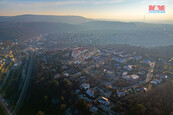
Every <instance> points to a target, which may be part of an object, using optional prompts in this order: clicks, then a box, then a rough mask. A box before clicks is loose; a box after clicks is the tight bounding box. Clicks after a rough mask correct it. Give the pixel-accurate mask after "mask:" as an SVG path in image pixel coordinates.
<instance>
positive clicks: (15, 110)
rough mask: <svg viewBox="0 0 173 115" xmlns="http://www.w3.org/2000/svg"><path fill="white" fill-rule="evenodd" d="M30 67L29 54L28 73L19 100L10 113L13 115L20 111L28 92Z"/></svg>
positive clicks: (31, 60)
mask: <svg viewBox="0 0 173 115" xmlns="http://www.w3.org/2000/svg"><path fill="white" fill-rule="evenodd" d="M32 65H33V53H31V58H30V62H29V66H28V72H27V75H26V77H25V81H24V85H23V89H22V91H21V94H20V96H19V99H18V101H17V103H16V105H15V108H14V109H13V111H12V114H13V115H15V114H16V112H17V111H18V110H19V109H20V107H21V105H22V103H23V101H24V99H25V96H26V94H27V90H28V87H29V84H30V79H31V73H32Z"/></svg>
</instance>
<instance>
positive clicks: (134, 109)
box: [130, 104, 146, 115]
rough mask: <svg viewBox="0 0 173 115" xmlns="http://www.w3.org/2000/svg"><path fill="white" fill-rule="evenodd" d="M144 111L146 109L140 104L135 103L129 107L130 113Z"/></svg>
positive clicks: (138, 113) (136, 113) (140, 113)
mask: <svg viewBox="0 0 173 115" xmlns="http://www.w3.org/2000/svg"><path fill="white" fill-rule="evenodd" d="M145 111H146V108H145V107H144V105H142V104H135V105H134V106H132V108H131V109H130V113H131V114H132V115H144V114H145Z"/></svg>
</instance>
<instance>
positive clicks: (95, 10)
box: [0, 0, 173, 21]
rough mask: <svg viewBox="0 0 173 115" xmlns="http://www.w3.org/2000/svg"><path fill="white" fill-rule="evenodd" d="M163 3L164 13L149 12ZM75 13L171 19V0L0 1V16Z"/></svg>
mask: <svg viewBox="0 0 173 115" xmlns="http://www.w3.org/2000/svg"><path fill="white" fill-rule="evenodd" d="M149 5H165V8H166V12H165V13H149V12H148V7H149ZM22 14H36V15H77V16H83V17H87V18H94V19H105V20H106V19H111V20H119V21H143V20H144V16H145V20H146V21H165V20H169V21H173V0H0V16H15V15H22Z"/></svg>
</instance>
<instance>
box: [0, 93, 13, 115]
mask: <svg viewBox="0 0 173 115" xmlns="http://www.w3.org/2000/svg"><path fill="white" fill-rule="evenodd" d="M0 102H1V103H2V105H3V106H4V108H5V110H6V111H7V113H8V115H12V114H11V112H10V110H9V109H8V107H7V105H6V104H5V102H4V99H3V98H2V96H1V95H0Z"/></svg>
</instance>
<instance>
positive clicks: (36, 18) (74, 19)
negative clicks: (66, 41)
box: [0, 15, 94, 24]
mask: <svg viewBox="0 0 173 115" xmlns="http://www.w3.org/2000/svg"><path fill="white" fill-rule="evenodd" d="M93 20H94V19H90V18H84V17H82V16H55V15H18V16H0V22H60V23H69V24H80V23H85V22H89V21H93Z"/></svg>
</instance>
